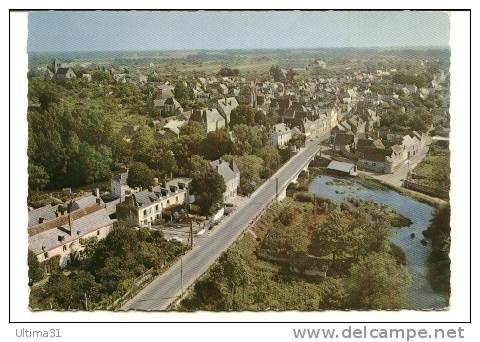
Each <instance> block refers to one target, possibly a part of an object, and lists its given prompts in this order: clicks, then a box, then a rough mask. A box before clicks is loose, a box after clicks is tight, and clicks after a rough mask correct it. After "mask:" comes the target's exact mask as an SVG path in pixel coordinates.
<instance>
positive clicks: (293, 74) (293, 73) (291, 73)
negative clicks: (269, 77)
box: [286, 68, 297, 82]
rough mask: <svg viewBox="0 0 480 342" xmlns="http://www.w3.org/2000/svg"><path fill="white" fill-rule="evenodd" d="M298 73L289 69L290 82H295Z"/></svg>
mask: <svg viewBox="0 0 480 342" xmlns="http://www.w3.org/2000/svg"><path fill="white" fill-rule="evenodd" d="M296 75H297V73H296V72H295V71H294V70H293V69H292V68H290V69H288V71H287V75H286V78H287V80H288V81H289V82H293V81H294V79H295V76H296Z"/></svg>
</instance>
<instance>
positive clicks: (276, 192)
mask: <svg viewBox="0 0 480 342" xmlns="http://www.w3.org/2000/svg"><path fill="white" fill-rule="evenodd" d="M275 200H277V201H278V177H277V178H275Z"/></svg>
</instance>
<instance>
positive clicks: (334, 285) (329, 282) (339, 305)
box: [319, 277, 347, 310]
mask: <svg viewBox="0 0 480 342" xmlns="http://www.w3.org/2000/svg"><path fill="white" fill-rule="evenodd" d="M346 301H347V292H346V290H345V286H344V285H343V283H342V281H341V280H340V279H336V278H331V277H328V278H327V279H325V280H324V281H323V282H322V299H321V300H320V305H319V306H320V309H322V310H342V309H345V306H346Z"/></svg>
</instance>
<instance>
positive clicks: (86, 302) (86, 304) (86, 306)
mask: <svg viewBox="0 0 480 342" xmlns="http://www.w3.org/2000/svg"><path fill="white" fill-rule="evenodd" d="M83 295H84V296H85V310H86V311H88V298H87V293H86V292H84V293H83Z"/></svg>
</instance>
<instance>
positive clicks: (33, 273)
mask: <svg viewBox="0 0 480 342" xmlns="http://www.w3.org/2000/svg"><path fill="white" fill-rule="evenodd" d="M27 261H28V281H29V283H30V284H32V283H34V282H37V281H39V280H41V279H42V278H43V276H44V274H45V269H44V268H43V267H42V265H40V262H39V261H38V259H37V256H36V255H35V253H33V252H32V251H31V250H28V258H27Z"/></svg>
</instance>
